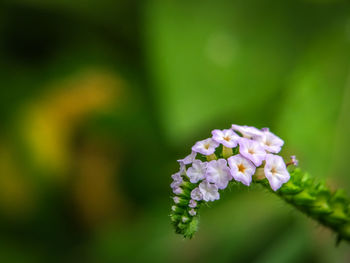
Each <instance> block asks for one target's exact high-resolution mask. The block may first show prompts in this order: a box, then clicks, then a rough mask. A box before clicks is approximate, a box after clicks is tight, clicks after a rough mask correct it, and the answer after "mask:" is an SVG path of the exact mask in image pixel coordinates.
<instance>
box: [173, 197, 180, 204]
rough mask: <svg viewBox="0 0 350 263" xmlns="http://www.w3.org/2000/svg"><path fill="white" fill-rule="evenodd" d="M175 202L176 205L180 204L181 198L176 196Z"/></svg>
mask: <svg viewBox="0 0 350 263" xmlns="http://www.w3.org/2000/svg"><path fill="white" fill-rule="evenodd" d="M173 200H174V203H175V204H178V203H180V197H178V196H174V197H173Z"/></svg>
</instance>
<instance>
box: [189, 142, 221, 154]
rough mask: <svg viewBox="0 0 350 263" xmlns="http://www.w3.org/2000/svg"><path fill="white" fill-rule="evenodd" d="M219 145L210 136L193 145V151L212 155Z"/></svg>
mask: <svg viewBox="0 0 350 263" xmlns="http://www.w3.org/2000/svg"><path fill="white" fill-rule="evenodd" d="M218 146H219V143H217V142H216V141H214V140H213V139H212V138H209V139H205V140H203V141H199V142H196V144H195V145H194V146H193V147H192V151H194V152H197V153H201V154H204V155H211V154H213V153H214V152H215V149H216V147H218Z"/></svg>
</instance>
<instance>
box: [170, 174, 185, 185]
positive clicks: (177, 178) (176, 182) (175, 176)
mask: <svg viewBox="0 0 350 263" xmlns="http://www.w3.org/2000/svg"><path fill="white" fill-rule="evenodd" d="M171 178H173V180H174V181H173V182H172V183H171V184H170V187H171V188H173V189H174V188H178V187H179V186H180V185H181V184H182V182H183V179H182V177H181V175H180V173H175V174H173V175H172V176H171Z"/></svg>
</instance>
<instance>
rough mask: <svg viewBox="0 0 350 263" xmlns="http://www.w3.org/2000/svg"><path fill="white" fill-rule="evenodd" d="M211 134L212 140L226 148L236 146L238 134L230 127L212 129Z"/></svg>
mask: <svg viewBox="0 0 350 263" xmlns="http://www.w3.org/2000/svg"><path fill="white" fill-rule="evenodd" d="M211 134H212V135H213V139H214V141H216V142H218V143H221V144H222V145H224V146H226V147H228V148H234V147H236V146H237V140H238V138H239V136H238V135H237V134H236V133H234V131H233V130H231V129H228V130H222V131H221V130H213V131H212V132H211Z"/></svg>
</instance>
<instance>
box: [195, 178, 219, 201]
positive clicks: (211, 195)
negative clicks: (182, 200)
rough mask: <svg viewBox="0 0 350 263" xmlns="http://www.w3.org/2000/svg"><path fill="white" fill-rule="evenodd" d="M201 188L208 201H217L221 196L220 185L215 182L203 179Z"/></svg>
mask: <svg viewBox="0 0 350 263" xmlns="http://www.w3.org/2000/svg"><path fill="white" fill-rule="evenodd" d="M199 190H200V192H201V193H202V195H203V200H204V201H206V202H209V201H215V200H218V199H219V198H220V194H219V192H218V187H217V186H216V185H215V184H211V183H209V182H207V181H203V182H201V183H200V184H199ZM192 198H193V197H192ZM193 199H194V198H193Z"/></svg>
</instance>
